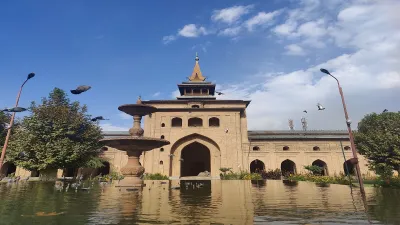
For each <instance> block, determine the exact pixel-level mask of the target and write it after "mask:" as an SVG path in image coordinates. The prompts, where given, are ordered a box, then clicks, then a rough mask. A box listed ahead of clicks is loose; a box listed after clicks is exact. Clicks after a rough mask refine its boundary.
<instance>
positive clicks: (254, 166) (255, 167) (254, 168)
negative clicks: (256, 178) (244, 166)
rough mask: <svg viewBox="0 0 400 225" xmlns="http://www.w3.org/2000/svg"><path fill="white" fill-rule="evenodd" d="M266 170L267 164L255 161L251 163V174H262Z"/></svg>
mask: <svg viewBox="0 0 400 225" xmlns="http://www.w3.org/2000/svg"><path fill="white" fill-rule="evenodd" d="M264 170H265V164H264V162H263V161H261V160H258V159H256V160H254V161H252V162H251V163H250V173H261V172H262V171H264Z"/></svg>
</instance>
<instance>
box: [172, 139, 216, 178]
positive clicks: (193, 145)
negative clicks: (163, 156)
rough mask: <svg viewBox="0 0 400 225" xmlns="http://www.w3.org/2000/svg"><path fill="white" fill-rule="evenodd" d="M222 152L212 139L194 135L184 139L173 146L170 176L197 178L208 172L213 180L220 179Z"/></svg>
mask: <svg viewBox="0 0 400 225" xmlns="http://www.w3.org/2000/svg"><path fill="white" fill-rule="evenodd" d="M220 168H221V151H220V149H219V146H218V144H217V143H216V142H215V141H214V140H212V139H211V138H209V137H207V136H204V135H201V134H197V133H193V134H190V135H187V136H185V137H182V138H181V139H179V140H177V141H176V142H175V143H174V144H173V145H172V146H171V154H170V168H169V174H170V177H171V178H173V179H179V178H180V177H184V176H197V175H198V174H199V173H200V172H204V171H208V172H210V173H211V177H212V178H219V173H220V171H219V169H220Z"/></svg>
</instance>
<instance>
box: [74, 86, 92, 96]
mask: <svg viewBox="0 0 400 225" xmlns="http://www.w3.org/2000/svg"><path fill="white" fill-rule="evenodd" d="M90 88H92V87H90V86H88V85H80V86H78V87H77V88H76V89H75V90H71V93H72V94H74V95H79V94H81V93H83V92H85V91H88V90H89V89H90Z"/></svg>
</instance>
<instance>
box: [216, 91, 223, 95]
mask: <svg viewBox="0 0 400 225" xmlns="http://www.w3.org/2000/svg"><path fill="white" fill-rule="evenodd" d="M215 93H217V94H218V95H223V94H224V93H222V92H220V91H216V92H215Z"/></svg>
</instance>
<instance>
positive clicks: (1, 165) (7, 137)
mask: <svg viewBox="0 0 400 225" xmlns="http://www.w3.org/2000/svg"><path fill="white" fill-rule="evenodd" d="M34 76H35V73H30V74H28V77H27V78H26V80H25V81H24V83H22V85H21V88H20V89H19V92H18V95H17V101H16V103H15V107H18V102H19V98H20V97H21V92H22V88H23V87H24V85H25V84H26V82H28V80H29V79H31V78H33V77H34ZM15 113H16V112H13V114H12V116H11V120H10V128H9V129H8V131H7V136H6V140H5V142H4V146H3V150H2V151H1V157H0V170H1V168H2V167H3V163H4V157H5V156H6V150H7V145H8V141H9V140H10V135H11V129H12V126H13V124H14V118H15Z"/></svg>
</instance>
